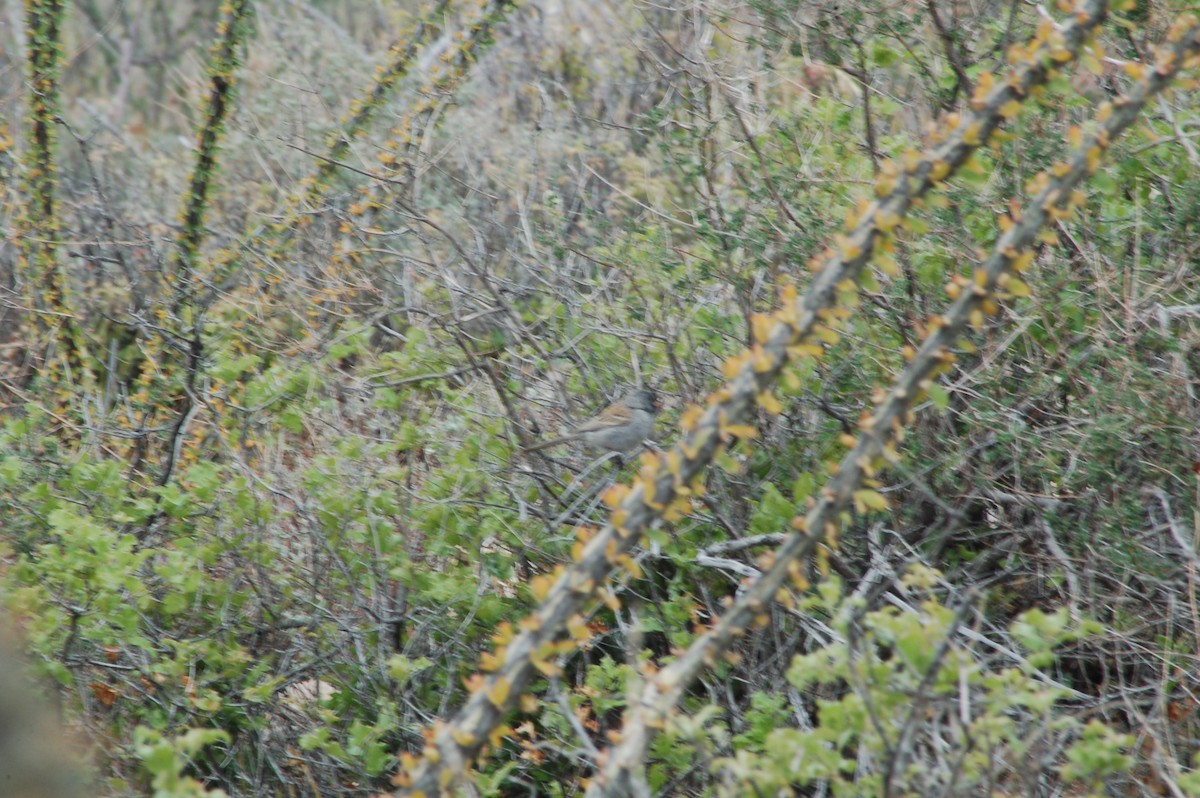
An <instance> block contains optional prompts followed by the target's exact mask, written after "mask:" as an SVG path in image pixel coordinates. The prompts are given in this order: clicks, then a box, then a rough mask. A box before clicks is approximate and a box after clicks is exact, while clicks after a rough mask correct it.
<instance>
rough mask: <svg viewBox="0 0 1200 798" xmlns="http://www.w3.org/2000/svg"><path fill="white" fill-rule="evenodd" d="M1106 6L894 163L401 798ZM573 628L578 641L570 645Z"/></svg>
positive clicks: (835, 321)
mask: <svg viewBox="0 0 1200 798" xmlns="http://www.w3.org/2000/svg"><path fill="white" fill-rule="evenodd" d="M1107 8H1108V4H1107V2H1103V0H1087V1H1086V2H1083V3H1081V4H1080V5H1079V7H1078V9H1077V10H1076V12H1075V14H1074V17H1073V19H1072V21H1071V23H1070V24H1068V25H1067V26H1065V27H1064V28H1062V29H1059V28H1057V27H1056V26H1055V25H1054V24H1053V23H1052V22H1050V21H1049V20H1047V21H1046V22H1045V23H1044V24H1043V25H1042V26H1041V27H1040V28H1039V31H1038V33H1037V35H1036V36H1035V38H1034V39H1033V40H1032V41H1031V42H1029V43H1028V44H1027V45H1026V48H1025V50H1024V52H1023V55H1024V56H1025V57H1023V58H1021V59H1019V60H1018V62H1017V63H1016V64H1015V65H1014V66H1013V67H1012V69H1011V70H1010V72H1009V74H1008V75H1007V76H1006V77H1004V78H1002V79H998V80H994V81H983V80H981V81H980V85H979V87H978V88H977V92H976V96H975V98H974V102H973V106H974V112H973V113H971V114H969V115H967V116H965V117H964V118H951V119H948V120H947V124H946V125H945V127H946V129H947V132H946V133H944V134H942V135H940V136H939V137H938V138H937V140H935V141H934V142H932V146H931V149H930V151H929V152H928V154H927V155H926V156H925V157H921V156H920V155H918V154H917V153H915V152H913V153H910V154H909V155H906V156H905V157H904V158H903V159H902V161H901V162H900V163H896V162H891V163H889V164H885V165H884V167H883V168H882V170H881V176H880V179H879V182H878V184H877V186H876V195H877V197H878V199H876V200H875V201H873V202H871V203H869V204H866V206H865V207H864V208H862V209H861V210H860V211H856V212H855V214H854V218H853V219H852V220H850V221H848V223H847V230H849V232H848V233H846V234H844V235H839V236H838V237H837V239H836V242H835V245H834V247H832V248H831V249H829V250H827V251H826V252H825V253H824V254H823V255H822V256H821V257H820V258H818V259H815V260H814V262H813V263H812V264H810V265H812V266H813V267H814V268H816V269H817V273H816V275H815V276H814V278H813V280H812V283H811V285H810V286H809V290H808V292H807V294H806V295H804V296H803V297H799V296H798V292H797V291H796V289H795V288H794V287H787V288H785V289H784V291H783V303H782V307H781V309H780V310H778V311H777V312H776V313H774V314H772V315H771V316H765V315H760V316H757V317H755V319H754V330H755V341H756V343H755V344H754V346H753V347H752V348H751V349H750V350H748V351H746V352H745V353H744V354H743V355H741V356H738V357H735V358H732V359H731V360H730V361H729V362H728V363H727V364H726V373H727V375H728V376H729V382H728V383H727V384H726V385H725V386H724V387H722V388H721V389H719V390H718V391H716V392H715V393H713V394H712V395H711V396H710V397H709V404H708V407H707V408H703V409H701V408H692V409H691V410H690V411H688V412H685V414H684V416H683V419H682V420H681V426H682V427H683V429H684V431H685V433H686V434H685V436H684V438H683V439H682V440H681V441H680V442H679V443H677V444H676V445H675V446H674V447H673V448H672V449H671V450H670V451H668V452H666V453H665V454H664V455H663V456H661V457H658V456H647V457H645V458H644V460H643V466H642V470H641V474H640V476H639V477H638V478H637V479H636V480H635V482H634V483H633V485H632V486H630V487H624V486H622V487H621V488H615V489H613V490H611V491H610V492H609V494H608V495H607V497H606V501H607V502H608V504H609V506H611V507H612V508H613V510H612V514H611V516H610V519H609V521H608V523H607V524H605V526H604V527H603V528H602V529H600V530H599V531H598V532H596V533H595V534H594V535H591V536H590V537H589V536H587V533H585V532H580V535H581V538H580V542H579V544H578V545H577V547H576V553H575V563H574V564H572V565H571V566H570V567H568V568H565V569H562V570H561V571H560V572H559V573H558V574H557V577H556V578H555V579H554V581H553V583H552V584H550V583H549V582H547V583H543V584H541V585H538V586H535V587H537V589H538V592H539V593H540V594H541V595H542V596H543V598H542V603H541V605H540V606H539V607H538V609H537V610H535V611H534V612H533V613H532V614H531V615H530V616H529V617H527V618H526V619H525V621H524V622H523V623H522V624H521V628H520V629H519V631H517V632H516V633H513V632H511V631H502V632H501V633H500V634H498V635H497V636H496V642H497V646H498V648H497V650H496V653H495V654H494V655H487V656H486V657H485V661H484V662H483V663H482V668H483V670H485V671H489V672H490V675H488V676H486V677H483V676H480V677H477V679H476V683H475V685H474V690H473V691H472V693H471V695H470V696H469V697H468V698H467V701H466V703H465V704H464V706H463V707H462V709H460V710H459V712H458V713H457V714H456V715H455V716H454V717H453V718H452V719H450V720H449V721H447V722H445V723H441V724H438V725H437V726H436V727H435V728H434V729H433V730H432V732H431V735H430V739H429V743H428V745H427V746H426V749H425V752H424V755H423V757H422V758H421V759H420V760H419V761H414V760H413V759H411V758H410V759H408V760H406V761H405V762H404V763H403V765H404V767H405V772H404V773H402V774H401V775H400V776H399V777H398V783H399V784H400V785H401V788H402V790H401V793H400V794H403V795H412V796H416V795H434V794H438V793H440V792H441V791H442V790H443V789H445V788H446V786H447V785H448V784H449V783H450V782H451V781H452V780H453V779H454V778H455V777H456V776H457V775H459V774H461V773H463V772H465V770H466V769H467V767H468V766H469V764H470V763H471V761H472V760H473V759H474V758H475V757H477V756H480V755H481V753H482V752H483V751H484V748H485V746H486V744H487V743H488V742H489V741H491V740H498V739H500V738H502V737H503V735H504V733H505V730H504V728H503V726H502V724H503V721H504V716H505V714H506V713H507V712H508V711H509V710H510V709H511V708H512V707H513V706H515V704H516V702H517V699H518V697H519V696H520V695H521V693H522V692H523V691H525V690H526V689H527V688H528V686H529V684H530V683H531V682H532V681H533V679H534V678H536V677H537V676H538V675H539V674H541V673H553V672H554V670H555V668H556V665H555V660H556V659H557V658H558V657H559V656H560V655H562V654H564V653H567V652H569V651H571V650H573V649H574V646H575V645H576V640H577V639H585V638H586V635H587V631H586V624H585V623H584V622H583V612H584V611H585V610H586V609H587V608H588V606H589V605H590V604H591V602H592V601H594V600H595V599H596V598H597V597H601V598H608V599H609V600H612V599H611V597H610V596H609V594H608V593H607V591H606V590H605V589H604V587H603V585H604V583H605V580H606V579H608V578H609V575H610V574H611V573H612V571H613V570H614V569H615V568H618V567H624V568H630V569H635V568H636V564H635V563H634V562H633V559H632V557H631V556H630V552H631V551H632V549H633V548H634V547H635V546H636V545H637V543H638V541H639V540H640V539H641V537H642V535H643V534H644V533H645V532H646V531H648V530H649V529H650V528H651V527H652V526H653V525H655V524H657V523H660V522H662V521H664V520H665V521H670V520H672V519H674V518H677V517H679V516H680V515H681V514H682V513H683V512H684V511H686V510H687V509H688V508H689V507H690V502H691V499H692V497H693V496H694V495H695V493H697V492H698V491H700V490H701V489H702V481H703V474H704V470H705V469H706V467H707V466H708V464H709V463H710V462H712V460H713V458H714V457H716V456H717V455H718V454H719V453H720V452H721V451H723V450H724V449H725V448H726V447H727V446H728V445H730V444H731V443H732V442H733V441H734V440H736V439H737V438H749V437H753V436H754V434H755V430H754V429H753V427H751V426H749V425H748V424H747V423H746V419H748V418H749V417H750V415H751V412H752V410H753V409H754V408H755V406H756V405H761V406H762V407H763V408H764V409H766V410H768V411H773V412H779V411H780V410H781V409H782V407H781V405H780V403H779V400H778V399H777V398H775V396H774V394H773V393H772V386H773V385H774V383H775V382H776V381H777V380H778V379H779V377H780V375H781V373H782V371H783V368H784V366H785V365H786V364H787V363H788V361H789V360H793V359H798V358H806V357H820V356H821V355H822V354H823V351H824V350H823V343H824V342H830V341H833V340H836V338H837V332H836V329H835V328H836V327H837V326H839V325H840V323H841V320H842V319H843V318H844V317H845V315H847V314H848V313H849V311H848V310H846V309H839V308H837V307H836V305H837V300H838V298H839V295H841V294H844V293H849V294H852V293H853V290H854V289H855V287H856V282H855V281H856V280H857V279H858V277H859V275H860V273H861V271H862V270H863V268H864V267H865V266H866V264H867V263H868V262H869V261H870V260H871V257H872V253H875V252H876V251H877V250H878V251H879V252H880V254H881V255H884V254H885V250H886V249H887V248H888V247H889V246H890V244H891V231H892V230H893V229H895V227H896V226H897V225H899V224H900V222H901V220H902V219H903V217H904V216H905V214H906V213H907V212H908V210H909V209H910V208H911V207H912V204H913V202H914V201H915V200H917V199H919V198H920V197H921V196H923V195H925V194H926V193H928V192H929V191H930V190H931V189H932V188H933V187H934V186H935V184H937V183H938V182H940V181H942V180H945V179H946V178H947V177H948V176H949V175H951V174H952V173H953V172H954V171H955V170H956V169H958V168H959V167H960V166H962V165H963V164H964V163H965V162H966V160H967V159H968V158H969V157H970V155H971V153H973V152H974V151H975V150H976V149H977V148H978V147H980V146H981V145H982V144H983V143H984V142H986V141H987V140H988V138H989V137H990V136H991V134H992V133H993V132H994V131H995V130H996V129H997V128H998V127H999V126H1000V125H1001V124H1002V123H1003V121H1004V120H1005V119H1006V118H1008V117H1011V116H1013V115H1015V114H1016V113H1017V111H1018V110H1019V108H1020V103H1021V102H1022V101H1023V100H1024V99H1025V98H1026V97H1027V96H1028V95H1029V93H1030V92H1031V91H1032V90H1033V89H1034V87H1036V86H1039V85H1041V84H1043V83H1045V82H1046V81H1047V80H1048V79H1049V77H1050V76H1051V74H1052V73H1053V72H1054V70H1055V69H1057V67H1058V66H1060V65H1061V64H1063V63H1066V62H1069V61H1071V60H1072V59H1074V58H1075V57H1076V56H1077V55H1078V53H1079V50H1080V49H1081V48H1082V46H1083V44H1084V41H1085V40H1086V39H1087V37H1088V36H1089V35H1090V34H1091V32H1092V31H1093V30H1094V29H1095V28H1096V26H1097V25H1098V24H1099V23H1100V21H1101V19H1103V17H1104V15H1105V13H1106V11H1107ZM568 633H570V634H571V637H570V638H569V639H567V640H565V641H564V640H563V638H564V637H566V636H567V634H568Z"/></svg>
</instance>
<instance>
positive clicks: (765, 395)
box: [758, 391, 783, 416]
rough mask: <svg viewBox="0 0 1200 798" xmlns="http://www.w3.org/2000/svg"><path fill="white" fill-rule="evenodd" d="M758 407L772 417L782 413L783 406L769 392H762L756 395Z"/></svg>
mask: <svg viewBox="0 0 1200 798" xmlns="http://www.w3.org/2000/svg"><path fill="white" fill-rule="evenodd" d="M758 405H759V407H761V408H762V409H763V410H766V411H767V412H768V413H770V414H771V415H773V416H777V415H779V414H780V413H782V412H783V404H782V403H781V402H780V401H779V399H778V398H776V396H775V394H773V393H771V392H770V391H763V392H762V393H760V394H759V395H758Z"/></svg>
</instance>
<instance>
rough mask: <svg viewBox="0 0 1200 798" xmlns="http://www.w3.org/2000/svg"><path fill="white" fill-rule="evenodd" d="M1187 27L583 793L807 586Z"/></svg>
mask: <svg viewBox="0 0 1200 798" xmlns="http://www.w3.org/2000/svg"><path fill="white" fill-rule="evenodd" d="M1189 25H1190V27H1186V28H1181V29H1179V30H1176V31H1173V32H1172V35H1171V37H1170V38H1171V42H1172V44H1171V46H1170V48H1169V49H1167V50H1166V51H1165V52H1164V53H1163V54H1162V55H1161V56H1160V59H1159V62H1158V64H1157V65H1155V67H1154V68H1153V69H1145V70H1144V71H1145V75H1144V77H1143V78H1142V80H1141V81H1140V82H1139V83H1138V84H1137V85H1136V86H1135V87H1134V88H1133V89H1132V90H1131V91H1130V92H1129V93H1127V94H1125V95H1123V96H1121V97H1118V98H1117V99H1116V100H1114V101H1113V102H1112V103H1111V104H1110V103H1105V104H1103V105H1102V106H1101V110H1100V112H1099V114H1098V122H1099V124H1098V126H1097V130H1096V132H1095V133H1093V134H1091V135H1090V136H1087V137H1086V138H1084V140H1083V141H1082V142H1081V143H1080V145H1079V146H1078V148H1077V149H1076V150H1075V151H1074V152H1073V153H1072V154H1071V156H1070V157H1069V158H1068V159H1067V160H1065V161H1063V162H1061V163H1058V164H1056V165H1055V166H1054V167H1052V169H1051V170H1050V172H1049V173H1045V172H1044V173H1042V176H1041V179H1040V180H1039V181H1038V182H1040V183H1041V186H1042V187H1041V191H1039V192H1038V194H1037V196H1036V197H1035V198H1034V199H1033V201H1032V202H1031V203H1030V204H1029V206H1028V208H1027V210H1026V212H1025V214H1024V215H1023V216H1022V217H1021V218H1020V219H1019V220H1014V224H1013V225H1012V226H1011V227H1009V228H1008V229H1007V231H1006V232H1005V233H1004V234H1003V235H1002V236H1001V237H1000V239H999V240H998V241H997V242H996V245H995V248H994V249H993V251H992V254H991V255H990V256H989V257H988V259H987V260H986V261H985V262H984V264H983V265H982V266H981V267H979V269H978V270H977V271H976V273H975V279H974V282H972V283H970V284H969V286H968V287H965V290H962V291H961V293H959V295H958V298H957V299H956V301H955V302H954V304H953V305H951V307H950V308H949V310H947V311H946V313H945V315H944V316H942V317H941V319H940V320H939V321H938V324H937V325H936V326H935V328H934V330H933V332H932V333H931V334H930V335H929V337H928V338H926V340H925V342H924V343H923V344H922V345H921V348H920V349H919V350H918V351H917V352H916V354H915V355H914V357H913V359H912V361H911V362H910V363H909V365H908V367H907V368H905V369H904V371H903V372H901V374H900V375H899V377H897V378H896V381H895V383H894V384H893V386H892V389H891V391H890V392H889V393H888V394H887V396H886V397H884V398H883V400H882V401H880V402H879V404H878V405H877V406H876V408H875V413H874V414H873V415H872V416H871V417H869V418H867V419H866V420H864V421H863V422H862V424H861V425H860V426H861V427H862V435H861V436H860V438H859V441H858V443H857V445H856V446H855V447H854V448H853V449H852V450H851V451H850V452H849V453H847V454H846V456H845V457H844V458H843V459H842V462H841V465H840V467H839V468H838V471H837V473H836V474H835V475H834V477H833V478H832V479H831V480H830V482H829V483H828V484H827V485H826V487H825V488H824V489H823V490H822V491H821V494H820V499H819V501H818V502H817V504H816V506H815V507H813V509H812V510H811V511H810V512H809V513H808V515H807V516H806V517H805V518H803V519H796V520H795V521H794V522H793V524H794V525H795V526H796V527H797V528H798V529H797V531H796V532H795V533H794V534H792V535H791V536H790V537H789V538H788V539H787V541H786V542H784V544H783V545H782V546H780V547H779V549H778V550H777V551H776V554H775V560H774V562H773V563H772V565H771V566H770V568H768V569H767V570H766V571H765V572H764V573H763V575H762V576H761V577H759V578H758V579H757V580H756V581H755V582H754V583H753V584H751V585H750V586H749V587H747V588H746V589H745V590H744V591H743V592H742V593H741V597H740V598H739V599H738V600H737V601H735V602H734V604H733V606H732V607H731V608H730V609H729V611H728V612H727V613H726V614H725V615H724V616H722V618H721V620H720V621H719V622H718V623H717V625H716V626H715V627H714V628H713V629H712V630H711V631H709V632H707V633H705V634H704V635H702V636H701V637H699V638H697V639H696V640H695V641H694V642H693V643H692V645H691V646H689V647H688V649H687V651H686V652H684V653H683V654H682V655H681V656H680V657H679V658H678V659H676V660H675V661H673V662H672V663H671V664H670V665H668V666H666V667H665V668H663V669H662V670H660V671H658V672H657V673H655V674H653V675H652V676H649V677H647V680H646V683H645V686H644V688H643V692H642V696H641V700H640V701H639V702H637V703H636V704H634V705H632V706H631V709H630V710H629V711H628V712H627V713H626V716H625V723H624V726H623V727H622V733H621V741H620V743H619V744H618V745H617V746H616V748H615V749H613V750H612V751H611V752H610V755H609V756H608V757H607V758H606V760H605V762H604V764H603V765H602V767H601V771H600V773H599V775H598V776H597V778H596V779H595V780H594V781H593V783H592V786H591V787H590V788H589V789H588V792H587V795H588V796H593V797H598V796H620V795H623V794H625V793H624V789H625V785H627V784H628V783H631V782H632V780H634V779H635V778H636V776H635V770H636V769H637V767H638V766H639V764H640V763H641V761H642V759H643V754H644V751H645V748H646V745H647V744H648V743H649V739H650V736H651V730H652V729H655V728H658V727H660V726H661V725H662V722H663V720H664V719H665V718H666V717H667V715H668V713H669V712H670V711H671V709H672V708H673V707H674V706H675V705H676V704H677V703H678V701H679V700H680V698H681V697H682V695H683V691H684V690H685V689H687V687H688V686H689V685H690V684H691V683H692V681H693V680H695V678H696V677H697V676H698V675H699V673H700V672H701V671H702V670H703V668H704V667H705V665H706V663H709V662H712V661H713V659H714V658H715V657H717V656H720V655H721V654H722V653H723V652H725V651H726V650H728V648H729V647H730V646H731V645H732V643H733V642H734V641H735V640H737V639H738V638H739V637H742V636H744V635H745V634H746V632H747V631H748V630H749V629H750V627H751V625H752V624H753V623H754V621H755V620H756V618H757V617H758V616H760V615H761V614H762V613H763V612H764V610H765V608H766V607H767V606H768V604H769V603H770V602H772V601H773V600H774V599H775V598H776V596H777V594H778V593H779V591H780V589H781V588H782V587H783V586H784V584H785V583H786V582H787V581H788V580H789V578H792V579H793V580H794V581H796V582H798V583H799V586H800V587H803V586H804V585H803V583H802V581H801V579H799V578H797V577H793V576H792V575H793V572H795V573H797V574H798V573H799V571H796V570H795V566H796V564H797V563H798V562H799V561H800V560H801V559H802V558H805V557H808V556H810V555H812V554H813V553H814V552H815V551H816V550H817V547H818V546H820V545H829V546H833V545H835V544H836V537H837V532H838V516H839V514H840V512H841V511H842V510H843V509H844V508H845V507H846V506H847V505H848V504H849V503H850V501H851V499H852V498H854V499H855V500H859V497H858V495H857V494H858V493H859V491H858V490H857V489H858V488H859V486H860V485H861V484H863V482H864V480H865V479H867V478H871V477H873V476H874V474H875V473H876V469H877V468H878V467H880V466H881V465H883V463H884V461H885V460H886V461H893V462H894V461H895V460H897V459H898V455H897V454H896V452H895V449H894V447H895V443H896V441H897V440H899V438H900V437H901V435H900V434H901V431H902V425H903V424H904V423H905V421H906V420H908V419H909V418H910V417H911V413H912V410H911V408H912V406H913V405H914V404H915V402H916V401H917V400H918V399H919V398H920V397H921V396H922V395H923V394H924V393H925V392H926V390H927V388H928V386H929V385H930V384H931V381H932V380H933V379H934V378H936V377H937V376H938V375H939V374H940V373H943V372H945V371H947V370H948V369H949V368H950V367H951V365H952V363H953V362H954V356H953V354H951V352H950V347H951V346H953V345H954V344H955V342H956V341H957V340H958V339H959V338H960V337H961V336H962V334H963V333H964V332H966V329H967V327H968V326H969V325H970V326H975V327H978V326H980V324H981V322H982V315H983V314H984V313H985V312H989V311H990V312H993V313H994V312H996V311H997V310H998V309H999V306H998V305H997V304H996V301H995V300H996V298H997V296H998V295H1003V294H1004V293H1005V292H1006V291H1010V292H1012V293H1013V294H1016V295H1021V294H1023V293H1024V290H1025V289H1024V284H1023V283H1021V281H1020V279H1019V277H1018V275H1020V274H1021V273H1022V272H1023V271H1024V270H1025V269H1026V268H1028V267H1029V265H1030V264H1031V263H1032V260H1033V250H1032V247H1033V246H1035V245H1036V243H1037V240H1038V234H1039V232H1040V231H1041V230H1042V228H1043V227H1045V226H1046V225H1047V224H1048V223H1050V222H1053V221H1055V220H1057V219H1060V218H1064V217H1065V216H1067V215H1069V214H1070V213H1071V212H1072V210H1073V209H1074V208H1075V207H1076V206H1077V205H1079V204H1081V203H1082V202H1083V194H1082V192H1080V191H1078V186H1079V185H1080V184H1081V183H1082V182H1083V181H1084V179H1085V178H1087V177H1089V176H1090V175H1092V174H1094V173H1095V171H1096V169H1097V167H1098V166H1099V156H1100V155H1101V154H1102V153H1103V152H1104V151H1105V150H1107V148H1108V147H1109V145H1110V144H1111V142H1112V141H1113V140H1115V139H1116V137H1117V136H1119V135H1120V134H1121V133H1122V132H1123V131H1124V130H1125V129H1126V128H1127V127H1129V125H1130V124H1132V123H1133V121H1134V119H1135V118H1136V117H1137V116H1138V114H1139V113H1140V112H1141V110H1142V109H1143V108H1144V107H1145V105H1146V103H1147V102H1148V101H1149V100H1150V99H1151V98H1152V97H1153V96H1155V95H1156V94H1158V93H1159V92H1160V91H1162V90H1163V89H1164V88H1166V87H1167V85H1168V84H1169V83H1170V82H1171V80H1172V79H1173V78H1174V77H1175V75H1176V74H1177V73H1178V71H1179V69H1180V67H1181V66H1182V65H1183V63H1184V62H1185V61H1190V60H1193V59H1195V58H1196V57H1197V54H1198V53H1200V23H1198V22H1196V20H1195V19H1194V18H1193V19H1191V20H1190V21H1189ZM1052 175H1053V176H1052ZM1010 295H1011V294H1010Z"/></svg>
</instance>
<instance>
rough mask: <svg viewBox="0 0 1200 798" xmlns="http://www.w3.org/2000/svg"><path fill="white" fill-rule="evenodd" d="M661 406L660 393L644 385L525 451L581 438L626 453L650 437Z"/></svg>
mask: <svg viewBox="0 0 1200 798" xmlns="http://www.w3.org/2000/svg"><path fill="white" fill-rule="evenodd" d="M661 408H662V405H661V404H660V403H659V401H658V394H656V393H655V392H654V391H652V390H650V389H649V388H643V389H641V390H639V391H634V392H633V393H631V394H629V395H627V396H625V397H623V398H621V399H618V400H617V401H615V402H613V403H612V404H611V405H609V406H608V407H606V408H604V409H603V410H601V411H600V412H599V413H597V414H596V415H595V416H593V417H592V418H589V419H588V420H587V421H585V422H583V423H582V424H580V425H579V426H578V427H576V428H575V429H573V430H571V431H570V432H568V433H567V434H566V435H563V436H561V437H559V438H553V439H551V440H548V441H542V442H541V443H538V444H534V445H533V446H530V447H529V448H528V449H526V451H528V452H536V451H540V450H541V449H546V448H549V447H551V446H557V445H558V444H560V443H563V442H565V441H571V440H576V439H578V440H582V441H583V442H584V443H586V444H587V445H588V446H590V447H592V448H593V449H604V450H605V451H609V452H621V453H625V452H628V451H630V450H631V449H634V448H636V447H637V446H640V445H641V443H642V441H644V440H646V438H648V437H650V433H652V432H654V416H655V414H656V413H658V411H659V410H660V409H661Z"/></svg>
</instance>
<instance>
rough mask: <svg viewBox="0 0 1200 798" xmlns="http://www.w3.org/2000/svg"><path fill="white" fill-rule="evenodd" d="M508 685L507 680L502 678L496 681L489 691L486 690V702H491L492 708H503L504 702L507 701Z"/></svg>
mask: <svg viewBox="0 0 1200 798" xmlns="http://www.w3.org/2000/svg"><path fill="white" fill-rule="evenodd" d="M508 693H509V684H508V679H505V678H504V677H503V676H501V677H499V678H497V679H496V681H495V683H494V684H493V685H492V687H491V689H489V690H488V694H487V697H488V701H491V702H492V706H494V707H496V708H497V709H503V708H504V702H505V701H507V700H508Z"/></svg>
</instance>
